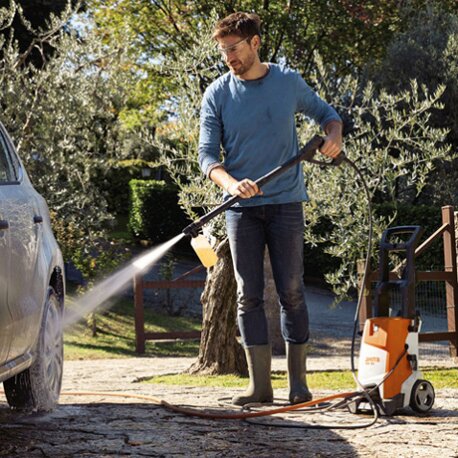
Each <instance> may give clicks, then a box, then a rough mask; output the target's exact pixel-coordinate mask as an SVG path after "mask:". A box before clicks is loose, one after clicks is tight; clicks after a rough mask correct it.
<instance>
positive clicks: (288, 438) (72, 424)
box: [0, 357, 458, 458]
mask: <svg viewBox="0 0 458 458" xmlns="http://www.w3.org/2000/svg"><path fill="white" fill-rule="evenodd" d="M321 359H322V358H321ZM192 361H193V359H192V358H129V359H119V360H99V361H70V362H66V364H65V375H64V384H63V390H64V392H70V391H71V392H78V391H105V392H109V393H114V394H122V393H127V394H134V395H139V394H143V395H150V396H154V397H156V398H160V399H166V400H167V401H168V402H170V403H175V404H180V405H193V406H201V407H206V408H212V409H217V410H218V411H221V410H223V409H226V408H227V407H225V406H224V405H223V406H221V405H220V403H219V401H218V400H220V399H221V398H224V397H227V396H230V395H231V394H232V392H233V391H234V390H228V389H223V388H190V387H182V386H162V385H153V384H146V383H141V382H140V380H141V379H142V378H143V377H146V376H149V375H152V374H162V373H170V372H178V371H181V370H184V369H186V368H187V367H189V365H190V364H191V362H192ZM318 363H319V358H317V359H315V360H314V359H311V360H310V367H311V368H312V369H313V368H314V367H317V365H318ZM344 363H345V361H344V360H343V359H342V358H340V359H339V358H336V359H329V360H328V361H327V364H326V366H331V365H333V366H335V367H337V366H338V365H343V364H344ZM284 364H285V361H284V358H280V357H277V358H275V359H274V364H273V366H274V367H273V368H274V369H282V368H284ZM314 394H315V396H316V397H318V396H322V395H328V394H329V392H325V391H323V392H317V393H314ZM275 395H276V397H277V398H283V399H284V398H285V397H286V391H285V390H277V391H276V393H275ZM370 418H371V417H369V416H365V415H352V414H350V413H349V412H347V411H346V410H342V411H338V412H337V413H333V414H330V413H323V414H311V413H304V412H297V413H292V414H287V415H282V416H281V417H276V418H273V417H265V418H263V419H260V420H259V421H260V422H262V423H263V424H262V425H259V424H250V423H248V422H246V421H241V420H218V421H214V420H203V419H198V418H192V417H186V416H183V415H179V414H174V413H172V412H170V411H167V410H165V409H164V408H162V407H158V406H157V405H154V404H150V403H148V402H147V401H144V400H136V399H129V398H127V397H125V398H124V397H116V398H112V397H108V396H103V395H97V396H91V395H84V396H73V395H63V396H62V398H61V404H60V406H59V407H58V408H57V409H56V410H55V411H54V412H52V413H49V414H45V415H37V414H29V415H27V414H21V413H18V412H12V411H10V410H9V409H8V407H7V405H6V403H5V400H4V398H3V395H0V456H8V457H10V456H11V457H16V456H21V457H88V456H98V457H118V456H131V457H145V456H151V457H174V456H177V457H178V456H180V457H387V458H388V457H390V458H391V457H393V456H397V457H399V458H401V457H406V458H407V457H409V458H410V457H428V458H429V457H436V456H437V457H441V458H449V457H450V458H451V457H458V390H439V391H438V392H437V398H436V404H435V407H434V409H433V411H432V412H431V414H430V415H429V416H427V417H419V416H414V415H412V413H411V412H408V411H406V412H405V413H403V414H400V415H396V416H394V417H391V418H386V417H385V418H384V417H382V418H381V419H380V420H379V421H378V422H377V423H376V424H375V425H374V426H371V427H369V428H365V429H359V430H343V429H333V430H315V429H303V428H302V429H297V428H295V429H292V428H288V429H287V428H284V427H282V428H279V427H276V426H275V425H283V426H285V425H289V426H301V427H303V426H307V425H309V426H310V425H316V424H328V425H329V424H334V425H338V426H348V425H355V424H363V423H367V422H369V421H370Z"/></svg>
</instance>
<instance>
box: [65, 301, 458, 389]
mask: <svg viewBox="0 0 458 458" xmlns="http://www.w3.org/2000/svg"><path fill="white" fill-rule="evenodd" d="M67 303H68V305H69V307H71V306H72V301H71V299H70V298H68V299H67ZM145 323H146V331H150V332H161V331H164V332H165V331H194V330H199V329H200V326H201V322H200V320H197V319H191V318H185V317H171V316H167V315H160V314H158V313H154V312H152V311H151V310H148V309H146V310H145ZM64 342H65V349H64V351H65V359H66V360H75V359H101V358H127V357H133V356H138V355H137V354H136V353H135V331H134V306H133V303H132V302H131V301H129V300H126V299H121V300H119V301H118V302H117V303H116V304H115V305H114V306H113V307H112V308H111V309H109V310H106V311H104V312H100V313H98V314H97V336H96V337H92V335H91V330H90V329H89V327H88V326H87V325H86V323H79V324H76V325H74V326H73V327H72V328H71V329H68V330H66V332H65V337H64ZM198 351H199V342H198V341H192V340H187V341H164V342H160V341H154V342H153V341H147V342H146V351H145V355H144V356H192V357H196V356H197V354H198ZM423 376H424V378H425V379H426V380H429V381H430V382H431V383H432V384H433V386H434V388H436V389H442V388H454V389H458V369H434V370H425V371H423ZM145 382H146V383H157V384H168V385H179V386H193V387H199V386H219V387H233V388H237V387H244V386H246V385H247V383H248V380H247V378H245V377H239V376H236V375H218V376H197V375H187V374H171V375H162V376H155V377H151V378H150V379H148V380H146V381H145ZM272 383H273V386H274V388H286V387H287V379H286V374H285V373H283V372H274V373H273V374H272ZM308 383H309V386H310V388H311V389H312V390H317V389H328V390H347V389H354V387H355V384H354V381H353V377H352V375H351V372H350V371H328V372H310V373H309V374H308Z"/></svg>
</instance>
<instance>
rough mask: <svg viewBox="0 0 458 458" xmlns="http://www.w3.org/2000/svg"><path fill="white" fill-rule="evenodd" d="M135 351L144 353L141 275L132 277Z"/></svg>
mask: <svg viewBox="0 0 458 458" xmlns="http://www.w3.org/2000/svg"><path fill="white" fill-rule="evenodd" d="M134 306H135V351H136V352H137V353H139V354H143V353H145V313H144V309H143V275H141V274H138V275H136V276H135V277H134Z"/></svg>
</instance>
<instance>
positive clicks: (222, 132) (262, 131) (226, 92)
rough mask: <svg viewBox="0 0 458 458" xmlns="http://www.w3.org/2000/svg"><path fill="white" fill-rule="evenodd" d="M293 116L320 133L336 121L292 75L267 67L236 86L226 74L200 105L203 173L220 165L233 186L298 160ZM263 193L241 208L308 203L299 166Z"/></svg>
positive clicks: (205, 95) (265, 188) (265, 187)
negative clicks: (259, 75)
mask: <svg viewBox="0 0 458 458" xmlns="http://www.w3.org/2000/svg"><path fill="white" fill-rule="evenodd" d="M298 112H302V113H304V114H305V115H306V116H307V117H310V118H312V119H313V120H315V121H316V122H318V123H319V124H320V125H321V127H322V128H324V126H326V124H328V123H329V122H330V121H333V120H337V121H340V120H341V119H340V117H339V115H338V114H337V113H336V111H335V110H334V109H333V108H331V107H330V106H329V105H328V104H327V103H325V102H324V101H323V100H322V99H321V98H320V97H319V96H318V95H317V94H316V93H315V92H314V91H313V90H312V89H310V87H309V86H308V85H307V84H306V83H305V81H304V80H303V79H302V77H301V76H300V75H299V73H297V72H295V71H292V70H289V69H286V68H284V67H282V66H279V65H275V64H269V72H268V73H267V74H266V75H265V76H264V77H263V78H260V79H257V80H248V81H246V80H241V79H239V78H237V77H236V76H235V75H233V74H232V73H231V72H228V73H226V74H224V75H223V76H221V77H220V78H218V79H217V80H215V81H214V82H213V83H212V84H211V85H210V86H209V87H208V88H207V90H206V91H205V94H204V97H203V101H202V107H201V113H200V138H199V164H200V167H201V168H202V171H203V172H204V173H206V174H207V175H208V172H209V171H211V169H212V168H214V167H215V166H216V165H219V164H221V165H223V167H224V168H225V169H226V171H227V172H228V173H229V174H230V175H232V176H233V177H234V178H235V179H236V180H242V179H244V178H250V179H252V180H256V179H257V178H259V177H261V176H263V175H265V174H266V173H267V172H269V171H270V170H272V169H274V168H275V167H277V166H278V165H280V164H282V163H283V162H285V161H286V160H288V159H290V158H291V157H294V156H295V155H297V154H298V151H299V146H298V140H297V133H296V124H295V113H298ZM221 146H222V147H223V156H224V160H223V162H222V163H221V161H220V156H221V154H220V153H221ZM262 191H263V194H262V195H258V196H255V197H252V198H250V199H242V200H241V201H240V205H243V206H255V205H264V204H281V203H288V202H300V201H304V200H307V199H308V197H307V192H306V189H305V184H304V178H303V173H302V166H301V164H298V165H297V166H295V167H293V168H291V169H290V170H288V171H287V172H285V173H283V174H282V175H280V176H279V177H277V178H276V179H274V180H273V181H272V182H270V183H268V184H266V185H264V186H263V187H262ZM227 197H228V195H227V193H226V194H225V198H227Z"/></svg>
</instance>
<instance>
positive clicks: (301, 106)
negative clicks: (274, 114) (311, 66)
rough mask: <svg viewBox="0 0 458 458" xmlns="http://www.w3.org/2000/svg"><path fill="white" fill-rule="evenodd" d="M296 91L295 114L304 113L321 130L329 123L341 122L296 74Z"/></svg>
mask: <svg viewBox="0 0 458 458" xmlns="http://www.w3.org/2000/svg"><path fill="white" fill-rule="evenodd" d="M296 91H297V92H296V96H297V106H296V112H301V113H304V114H305V116H307V117H309V118H311V119H313V120H314V121H315V122H317V123H319V124H320V126H321V128H322V129H323V130H324V128H325V126H326V124H328V123H329V122H331V121H339V122H342V119H341V118H340V116H339V115H338V114H337V112H336V110H334V108H332V107H331V106H330V105H328V104H327V103H326V102H325V101H324V100H323V99H321V98H320V96H319V95H318V94H317V93H316V92H315V91H313V90H312V89H311V88H310V86H309V85H308V84H307V83H306V82H305V81H304V79H303V78H302V77H301V76H300V75H299V74H297V85H296Z"/></svg>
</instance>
